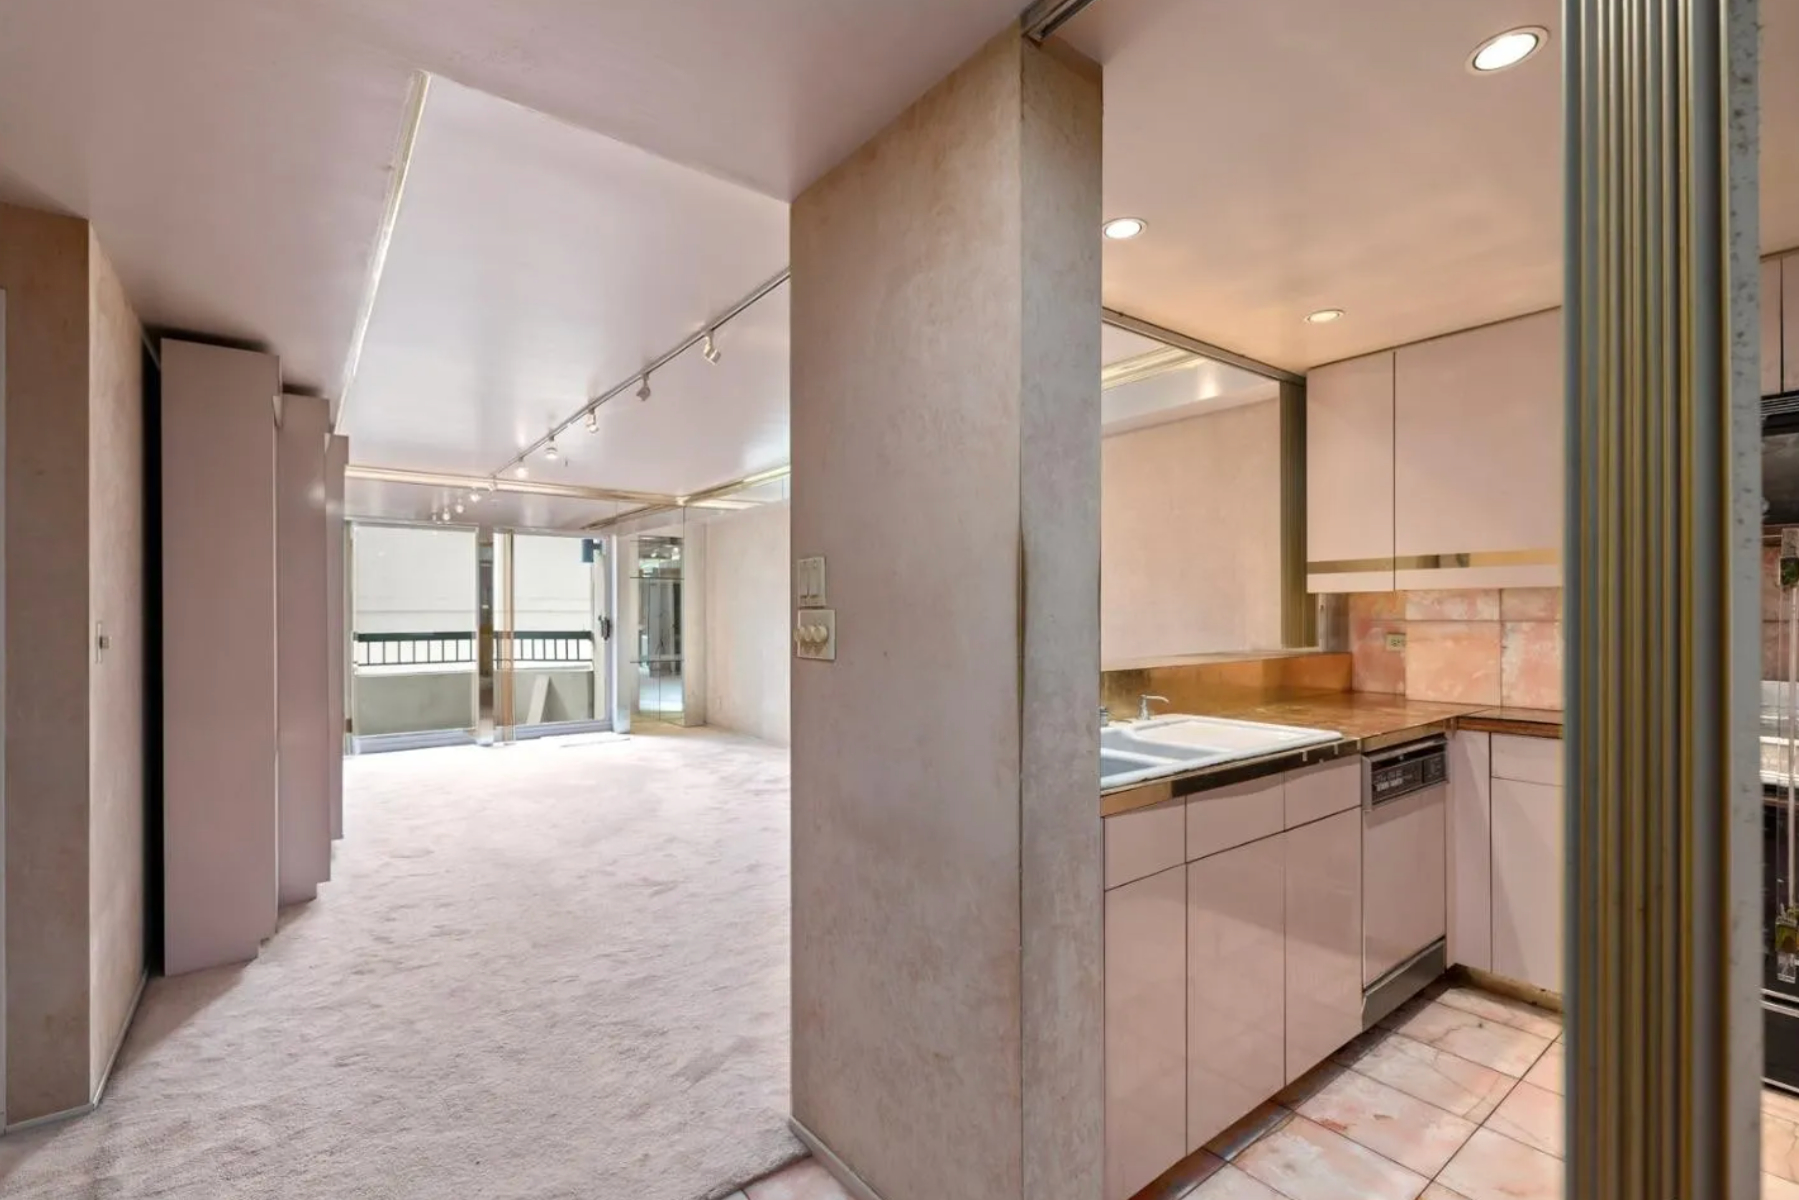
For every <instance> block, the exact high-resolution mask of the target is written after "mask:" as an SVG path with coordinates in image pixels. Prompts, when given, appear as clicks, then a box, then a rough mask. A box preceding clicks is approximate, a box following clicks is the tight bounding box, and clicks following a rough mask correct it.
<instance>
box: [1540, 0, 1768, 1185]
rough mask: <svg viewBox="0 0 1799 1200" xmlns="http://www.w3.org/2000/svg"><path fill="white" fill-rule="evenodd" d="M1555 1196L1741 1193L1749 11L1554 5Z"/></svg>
mask: <svg viewBox="0 0 1799 1200" xmlns="http://www.w3.org/2000/svg"><path fill="white" fill-rule="evenodd" d="M1564 14H1565V17H1566V20H1565V22H1564V25H1565V29H1564V36H1565V38H1566V40H1567V46H1566V51H1565V59H1564V61H1565V64H1566V71H1567V76H1566V88H1565V95H1566V104H1567V118H1568V128H1567V135H1568V136H1567V146H1568V170H1567V187H1568V256H1567V258H1568V262H1567V271H1568V280H1567V287H1566V295H1567V309H1566V320H1567V345H1568V350H1569V354H1568V393H1569V401H1570V402H1569V425H1568V439H1569V459H1568V493H1567V495H1568V524H1567V540H1568V547H1567V550H1568V552H1567V554H1566V555H1565V561H1566V562H1567V563H1568V564H1569V566H1570V570H1569V573H1568V580H1567V611H1568V620H1567V637H1568V694H1569V704H1568V728H1567V735H1568V743H1567V752H1568V753H1567V761H1568V767H1567V773H1568V787H1567V795H1568V798H1569V805H1568V808H1569V825H1568V839H1567V842H1568V846H1569V847H1570V858H1571V863H1570V866H1571V870H1570V872H1569V882H1570V891H1569V904H1568V913H1569V918H1568V919H1569V923H1570V927H1571V935H1572V936H1570V937H1569V938H1568V940H1567V944H1568V948H1569V949H1568V958H1569V961H1568V965H1567V970H1566V972H1565V978H1566V979H1567V980H1568V981H1569V986H1568V1000H1569V1004H1570V1009H1569V1013H1570V1020H1569V1026H1568V1084H1569V1106H1568V1148H1569V1153H1568V1180H1567V1195H1569V1196H1577V1197H1582V1198H1583V1200H1584V1198H1586V1197H1605V1198H1606V1200H1614V1198H1615V1200H1667V1198H1669V1197H1683V1198H1691V1200H1699V1198H1701V1197H1703V1198H1704V1200H1750V1198H1751V1197H1754V1196H1756V1195H1759V1194H1761V1193H1760V1179H1759V1178H1758V1154H1757V1148H1758V1146H1757V1141H1758V1139H1757V1133H1758V1129H1759V1125H1760V1120H1759V1115H1760V1114H1759V1108H1760V1101H1759V1093H1760V1089H1759V1086H1758V1084H1759V1079H1760V1076H1761V1070H1762V1046H1761V1023H1762V1014H1761V1011H1760V1004H1759V999H1760V997H1759V984H1760V980H1761V971H1762V966H1761V962H1762V959H1761V941H1760V938H1761V936H1762V918H1761V913H1760V911H1759V910H1760V899H1761V893H1760V887H1761V881H1762V846H1761V819H1762V818H1761V810H1762V801H1761V781H1760V777H1759V772H1758V766H1759V759H1758V753H1757V734H1758V731H1759V728H1760V695H1759V680H1760V677H1761V673H1760V662H1761V660H1760V653H1759V638H1760V621H1759V615H1758V614H1759V606H1760V599H1759V593H1760V589H1761V580H1760V570H1759V561H1758V556H1759V541H1760V533H1761V511H1760V508H1761V506H1760V499H1761V452H1760V428H1759V420H1758V417H1759V411H1760V410H1759V405H1758V399H1759V392H1760V388H1759V386H1758V379H1759V372H1758V370H1757V365H1756V339H1757V330H1758V323H1759V311H1758V304H1757V291H1758V288H1759V282H1758V280H1759V271H1758V266H1757V262H1756V254H1757V239H1758V237H1759V224H1760V222H1759V220H1758V219H1757V174H1758V172H1757V167H1758V152H1757V145H1756V142H1757V135H1758V126H1759V114H1758V112H1757V104H1756V54H1757V28H1756V2H1755V0H1723V2H1722V3H1719V2H1717V0H1569V2H1568V3H1567V4H1566V5H1565V6H1564Z"/></svg>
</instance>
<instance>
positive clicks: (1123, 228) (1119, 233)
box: [1102, 217, 1149, 242]
mask: <svg viewBox="0 0 1799 1200" xmlns="http://www.w3.org/2000/svg"><path fill="white" fill-rule="evenodd" d="M1148 228H1149V222H1148V221H1145V220H1143V219H1142V218H1140V217H1114V218H1113V219H1112V220H1110V221H1107V222H1106V223H1105V225H1104V226H1103V227H1102V230H1103V232H1104V233H1105V235H1106V236H1107V237H1109V238H1111V239H1112V240H1113V241H1115V242H1128V241H1130V240H1131V239H1132V238H1134V237H1136V236H1137V235H1138V234H1140V233H1142V232H1143V231H1144V230H1145V229H1148Z"/></svg>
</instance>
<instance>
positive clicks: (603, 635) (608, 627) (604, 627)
mask: <svg viewBox="0 0 1799 1200" xmlns="http://www.w3.org/2000/svg"><path fill="white" fill-rule="evenodd" d="M600 640H601V641H602V642H609V641H611V640H612V618H611V617H601V618H600Z"/></svg>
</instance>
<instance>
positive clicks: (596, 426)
mask: <svg viewBox="0 0 1799 1200" xmlns="http://www.w3.org/2000/svg"><path fill="white" fill-rule="evenodd" d="M599 431H600V413H599V410H598V409H593V408H590V409H588V410H587V432H589V433H598V432H599Z"/></svg>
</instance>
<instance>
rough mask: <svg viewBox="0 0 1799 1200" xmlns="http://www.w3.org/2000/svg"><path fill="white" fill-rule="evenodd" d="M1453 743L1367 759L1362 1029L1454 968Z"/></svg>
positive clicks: (1426, 743)
mask: <svg viewBox="0 0 1799 1200" xmlns="http://www.w3.org/2000/svg"><path fill="white" fill-rule="evenodd" d="M1448 819H1449V742H1448V739H1447V738H1445V737H1443V736H1441V735H1438V736H1435V737H1429V738H1424V739H1422V740H1419V741H1415V742H1407V743H1405V744H1403V745H1400V746H1394V747H1391V748H1389V749H1386V750H1380V751H1377V752H1375V753H1373V754H1369V755H1366V756H1365V757H1364V758H1363V759H1362V1024H1363V1027H1364V1028H1368V1027H1372V1026H1373V1025H1374V1024H1375V1023H1376V1022H1378V1021H1379V1020H1380V1019H1381V1018H1382V1017H1384V1016H1386V1015H1387V1014H1388V1013H1390V1012H1392V1011H1393V1010H1394V1009H1396V1008H1398V1007H1399V1006H1400V1005H1401V1004H1404V1003H1405V1002H1406V1001H1407V1000H1409V999H1410V998H1411V997H1412V996H1414V995H1416V994H1417V993H1418V992H1419V991H1420V990H1422V989H1423V988H1424V987H1425V986H1426V985H1427V984H1429V983H1430V982H1431V981H1432V980H1434V979H1436V978H1437V976H1439V975H1441V974H1442V973H1443V972H1444V971H1445V970H1446V969H1448V953H1447V949H1448V944H1447V940H1446V937H1447V933H1448V929H1449V890H1448V864H1447V862H1446V859H1447V857H1448V843H1447V836H1448V828H1447V826H1448Z"/></svg>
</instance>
